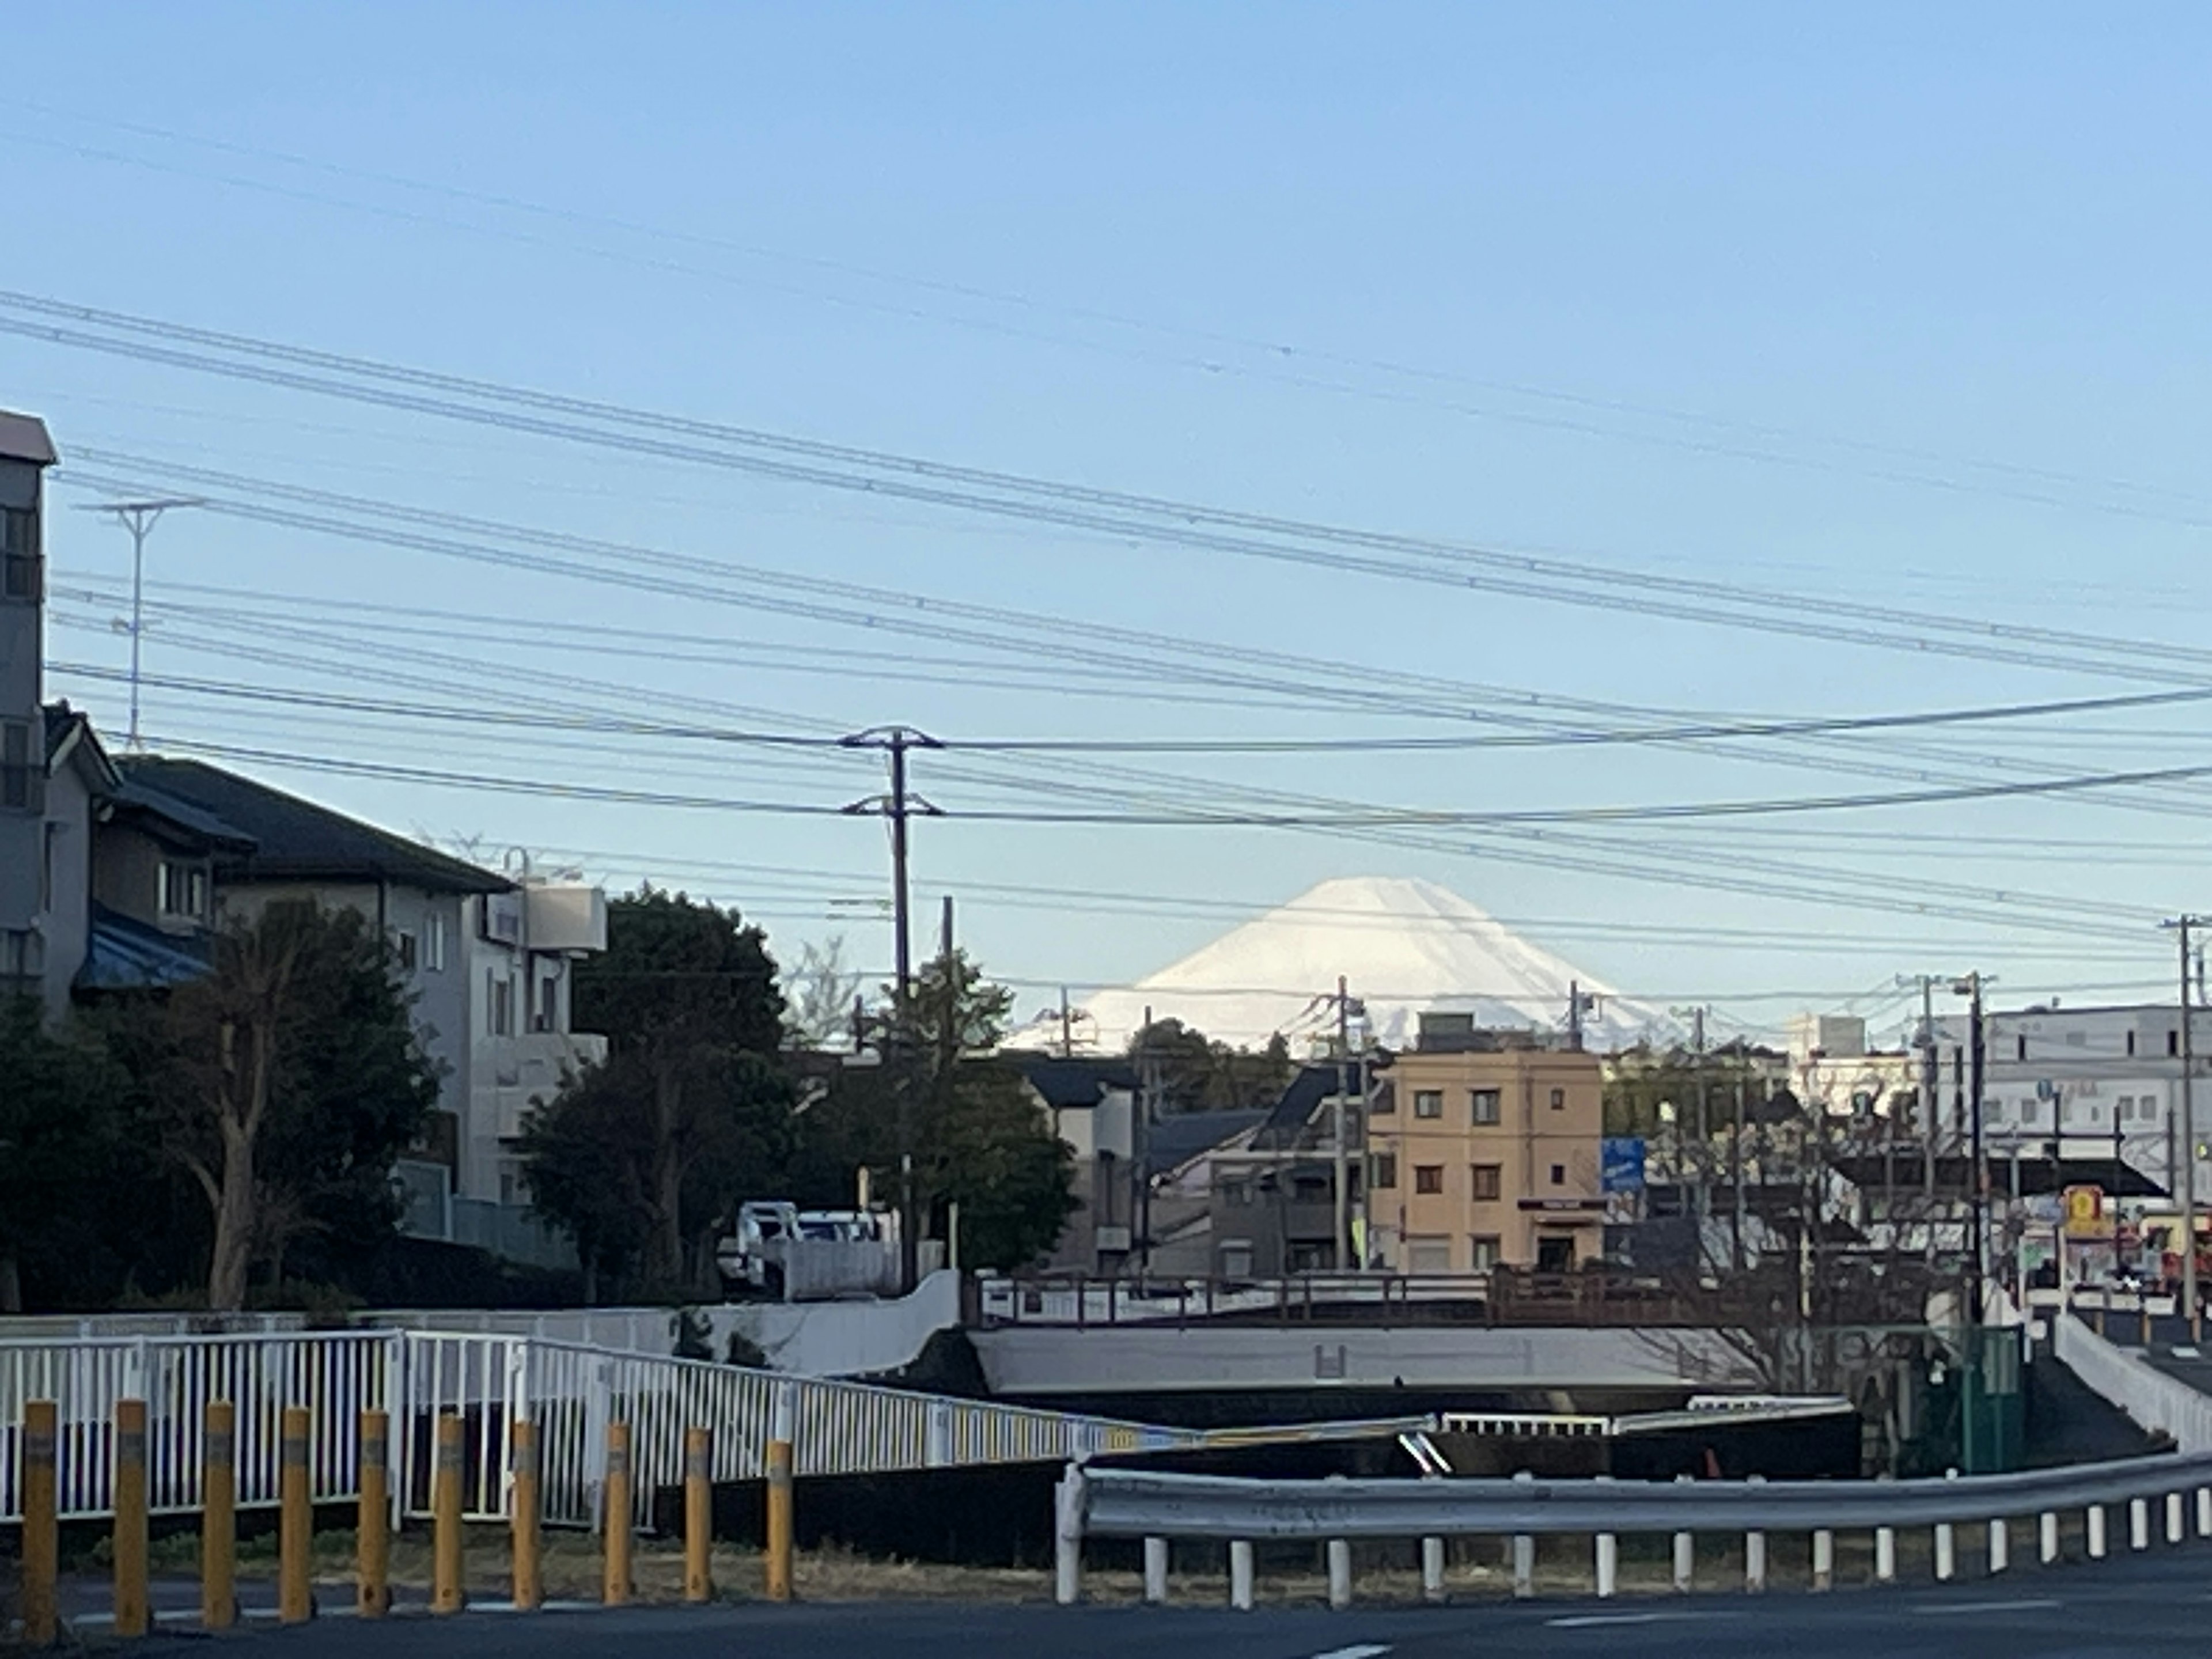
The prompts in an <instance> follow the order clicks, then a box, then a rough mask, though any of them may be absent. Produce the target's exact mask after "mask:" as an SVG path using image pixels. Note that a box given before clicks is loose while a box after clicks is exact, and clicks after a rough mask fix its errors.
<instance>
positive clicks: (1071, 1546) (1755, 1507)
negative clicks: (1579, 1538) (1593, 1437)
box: [1055, 1454, 2212, 1607]
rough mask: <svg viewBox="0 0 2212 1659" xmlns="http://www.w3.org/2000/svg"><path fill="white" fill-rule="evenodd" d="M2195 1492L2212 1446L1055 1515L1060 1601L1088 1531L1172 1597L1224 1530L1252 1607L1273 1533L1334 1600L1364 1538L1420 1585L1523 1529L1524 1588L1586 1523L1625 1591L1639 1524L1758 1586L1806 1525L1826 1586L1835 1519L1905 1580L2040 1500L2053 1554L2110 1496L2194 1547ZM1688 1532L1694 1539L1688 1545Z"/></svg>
mask: <svg viewBox="0 0 2212 1659" xmlns="http://www.w3.org/2000/svg"><path fill="white" fill-rule="evenodd" d="M2192 1497H2193V1498H2194V1504H2193V1508H2194V1510H2195V1516H2194V1525H2195V1531H2196V1534H2197V1536H2198V1537H2200V1538H2212V1455H2206V1454H2195V1455H2179V1454H2177V1455H2162V1456H2156V1457H2144V1458H2131V1459H2127V1460H2124V1461H2121V1462H2109V1463H2092V1464H2080V1465H2075V1466H2073V1467H2070V1468H2058V1469H2046V1470H2036V1471H2032V1472H2028V1473H2023V1474H1996V1475H1980V1476H1974V1477H1971V1478H1967V1479H1959V1478H1956V1477H1953V1478H1950V1479H1947V1480H1900V1481H1887V1480H1870V1481H1832V1480H1777V1481H1766V1480H1757V1479H1753V1480H1698V1481H1669V1482H1646V1481H1622V1480H1534V1479H1532V1478H1530V1477H1528V1476H1526V1475H1522V1476H1517V1477H1516V1478H1515V1479H1513V1480H1242V1479H1235V1478H1229V1477H1221V1476H1213V1475H1189V1474H1157V1473H1153V1472H1151V1471H1143V1470H1129V1469H1110V1468H1088V1469H1086V1468H1081V1467H1079V1466H1071V1467H1070V1468H1069V1469H1068V1470H1067V1472H1066V1475H1065V1476H1064V1477H1063V1478H1062V1480H1061V1481H1060V1488H1059V1493H1058V1506H1057V1516H1056V1528H1055V1532H1056V1538H1057V1550H1056V1564H1057V1575H1056V1577H1057V1594H1058V1599H1059V1600H1060V1601H1062V1602H1063V1603H1066V1602H1072V1601H1076V1600H1078V1599H1079V1597H1080V1595H1081V1593H1082V1567H1083V1545H1084V1541H1085V1539H1086V1538H1138V1539H1142V1540H1144V1541H1145V1594H1146V1599H1147V1600H1150V1601H1161V1600H1164V1599H1165V1598H1166V1595H1167V1566H1168V1559H1169V1557H1168V1545H1169V1543H1170V1541H1175V1540H1211V1541H1220V1542H1225V1543H1227V1545H1228V1546H1229V1568H1230V1599H1231V1603H1232V1605H1234V1606H1237V1607H1250V1606H1251V1604H1252V1596H1253V1547H1254V1545H1255V1543H1258V1542H1268V1541H1310V1542H1313V1543H1318V1544H1322V1545H1325V1546H1326V1549H1327V1554H1328V1586H1329V1600H1330V1602H1331V1603H1332V1605H1335V1606H1343V1605H1346V1604H1347V1603H1348V1602H1349V1601H1351V1600H1352V1544H1353V1543H1354V1542H1355V1541H1372V1540H1402V1541H1413V1540H1419V1541H1420V1546H1421V1563H1422V1587H1423V1589H1424V1591H1425V1593H1426V1594H1427V1595H1430V1596H1431V1597H1432V1598H1434V1597H1440V1596H1441V1595H1443V1589H1444V1584H1443V1563H1444V1541H1446V1540H1447V1539H1450V1538H1455V1537H1467V1536H1475V1535H1492V1536H1498V1537H1503V1538H1510V1539H1511V1540H1512V1541H1513V1546H1512V1559H1513V1574H1514V1590H1515V1593H1516V1595H1531V1594H1533V1593H1534V1561H1535V1541H1536V1538H1537V1537H1538V1536H1539V1535H1540V1534H1580V1535H1585V1536H1587V1537H1589V1540H1590V1541H1591V1552H1592V1568H1593V1579H1594V1582H1595V1589H1596V1593H1597V1594H1598V1595H1601V1596H1611V1595H1614V1594H1616V1593H1617V1590H1618V1584H1619V1577H1618V1575H1619V1561H1620V1553H1619V1551H1620V1538H1621V1537H1622V1536H1623V1535H1624V1534H1670V1535H1671V1536H1672V1537H1673V1539H1674V1550H1675V1557H1674V1565H1675V1584H1676V1587H1677V1588H1678V1589H1687V1588H1688V1584H1689V1578H1690V1565H1689V1559H1688V1557H1689V1554H1690V1550H1691V1549H1693V1547H1694V1540H1695V1538H1696V1535H1697V1534H1699V1533H1706V1534H1712V1533H1729V1534H1736V1535H1739V1536H1741V1538H1742V1539H1743V1540H1744V1551H1743V1559H1744V1573H1745V1588H1746V1589H1750V1590H1760V1589H1765V1587H1766V1578H1767V1545H1768V1539H1769V1535H1770V1534H1806V1535H1808V1536H1809V1540H1810V1555H1811V1575H1812V1583H1813V1585H1814V1588H1815V1589H1827V1588H1829V1586H1830V1585H1831V1584H1832V1581H1833V1574H1834V1564H1835V1536H1836V1534H1837V1533H1838V1532H1841V1531H1846V1530H1871V1531H1872V1532H1873V1533H1874V1534H1875V1552H1874V1553H1875V1577H1876V1578H1877V1579H1878V1580H1891V1579H1894V1577H1896V1571H1897V1566H1896V1561H1897V1555H1896V1541H1897V1534H1898V1533H1899V1531H1902V1530H1906V1529H1929V1530H1931V1531H1932V1533H1933V1542H1934V1560H1935V1571H1936V1577H1938V1578H1949V1577H1953V1576H1954V1573H1955V1571H1956V1561H1957V1553H1956V1536H1955V1532H1956V1528H1957V1527H1958V1526H1959V1525H1960V1524H1961V1523H1982V1524H1985V1525H1986V1526H1987V1528H1988V1529H1989V1530H1988V1534H1987V1535H1988V1553H1987V1558H1986V1559H1987V1561H1988V1565H1989V1568H1990V1571H1992V1572H2001V1571H2005V1570H2006V1568H2007V1566H2008V1564H2009V1560H2010V1542H2011V1541H2010V1534H2009V1531H2008V1528H2009V1525H2010V1522H2012V1520H2013V1519H2015V1517H2019V1516H2029V1515H2033V1516H2035V1517H2036V1521H2037V1536H2038V1546H2039V1554H2040V1557H2041V1559H2043V1560H2044V1561H2045V1562H2049V1561H2051V1560H2053V1559H2056V1558H2057V1554H2058V1553H2059V1536H2060V1534H2059V1516H2060V1515H2061V1513H2062V1512H2064V1511H2070V1510H2081V1511H2082V1512H2083V1513H2084V1515H2085V1516H2086V1517H2087V1518H2086V1522H2085V1527H2086V1531H2087V1552H2088V1553H2089V1554H2090V1555H2091V1556H2092V1557H2102V1556H2103V1555H2105V1554H2106V1552H2107V1534H2106V1524H2105V1522H2106V1509H2107V1508H2108V1507H2109V1506H2112V1505H2115V1504H2124V1505H2125V1506H2126V1509H2127V1514H2128V1530H2129V1541H2130V1546H2131V1547H2133V1548H2135V1549H2138V1550H2140V1549H2147V1548H2148V1547H2150V1541H2151V1531H2152V1524H2153V1522H2152V1506H2153V1504H2160V1506H2161V1507H2162V1509H2163V1522H2164V1528H2165V1532H2166V1539H2167V1541H2169V1542H2170V1543H2173V1544H2179V1543H2180V1542H2181V1541H2183V1539H2184V1537H2185V1535H2186V1533H2187V1530H2188V1520H2189V1515H2188V1511H2189V1510H2190V1508H2191V1502H2190V1500H2191V1498H2192ZM1686 1546H1687V1547H1686Z"/></svg>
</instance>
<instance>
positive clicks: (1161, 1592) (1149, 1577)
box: [1145, 1538, 1168, 1607]
mask: <svg viewBox="0 0 2212 1659" xmlns="http://www.w3.org/2000/svg"><path fill="white" fill-rule="evenodd" d="M1167 1599H1168V1541H1167V1540H1166V1539H1164V1538H1147V1539H1146V1540H1145V1600H1146V1601H1149V1602H1151V1603H1152V1605H1153V1606H1155V1607H1157V1606H1158V1605H1159V1604H1160V1603H1162V1602H1164V1601H1166V1600H1167Z"/></svg>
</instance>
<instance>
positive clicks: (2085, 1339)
mask: <svg viewBox="0 0 2212 1659" xmlns="http://www.w3.org/2000/svg"><path fill="white" fill-rule="evenodd" d="M2051 1351H2052V1352H2054V1353H2056V1354H2057V1356H2058V1358H2059V1362H2060V1363H2061V1364H2063V1365H2064V1366H2065V1367H2066V1368H2067V1370H2070V1371H2072V1372H2073V1373H2074V1375H2075V1376H2078V1377H2080V1378H2081V1381H2082V1382H2083V1383H2086V1384H2087V1386H2088V1387H2089V1388H2090V1389H2092V1390H2093V1392H2095V1393H2097V1394H2100V1395H2103V1396H2104V1397H2105V1398H2106V1400H2108V1401H2111V1402H2112V1404H2113V1405H2115V1406H2118V1407H2119V1408H2120V1409H2121V1410H2122V1411H2124V1412H2125V1413H2127V1414H2128V1415H2129V1416H2130V1417H2131V1418H2133V1419H2135V1420H2136V1424H2137V1425H2140V1426H2141V1427H2142V1428H2145V1429H2148V1430H2149V1431H2151V1432H2153V1433H2154V1434H2166V1435H2171V1436H2172V1437H2173V1443H2174V1445H2175V1446H2176V1447H2177V1448H2178V1449H2180V1450H2182V1451H2185V1452H2212V1395H2208V1394H2205V1393H2203V1392H2202V1391H2201V1390H2199V1389H2192V1388H2191V1387H2190V1386H2189V1385H2188V1384H2187V1383H2184V1382H2182V1381H2181V1380H2180V1379H2179V1378H2178V1377H2172V1376H2167V1375H2166V1373H2165V1372H2164V1371H2161V1370H2159V1369H2158V1368H2157V1367H2156V1366H2155V1365H2153V1364H2149V1363H2148V1361H2146V1360H2144V1359H2143V1358H2141V1357H2140V1356H2138V1355H2136V1354H2133V1353H2130V1352H2128V1351H2127V1350H2126V1349H2124V1348H2120V1347H2117V1346H2114V1345H2113V1344H2112V1343H2110V1342H2107V1341H2106V1340H2105V1339H2104V1338H2103V1337H2101V1336H2099V1335H2098V1334H2096V1333H2095V1332H2094V1331H2093V1330H2091V1329H2090V1328H2088V1327H2087V1325H2085V1324H2083V1323H2082V1322H2081V1320H2079V1319H2078V1318H2075V1317H2074V1316H2071V1315H2069V1314H2064V1313H2058V1314H2054V1315H2053V1316H2051Z"/></svg>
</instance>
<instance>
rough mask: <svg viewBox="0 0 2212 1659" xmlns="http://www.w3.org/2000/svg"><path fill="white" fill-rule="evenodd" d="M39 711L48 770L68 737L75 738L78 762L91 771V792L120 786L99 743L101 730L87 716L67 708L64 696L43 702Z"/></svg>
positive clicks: (104, 792) (68, 744)
mask: <svg viewBox="0 0 2212 1659" xmlns="http://www.w3.org/2000/svg"><path fill="white" fill-rule="evenodd" d="M40 713H41V714H44V715H45V716H46V770H47V771H48V773H50V774H51V773H52V771H53V769H54V767H55V765H56V763H58V762H59V761H60V759H61V757H62V754H63V751H64V750H67V749H69V747H70V739H72V738H75V739H76V744H77V746H76V750H75V751H74V752H75V753H76V755H77V756H78V757H80V758H81V763H82V764H83V765H84V766H86V767H88V769H90V771H91V773H92V775H93V779H94V783H93V791H94V793H95V794H100V795H105V794H107V793H111V792H112V791H113V790H115V789H116V788H118V787H120V782H121V781H120V779H119V778H118V776H117V775H116V771H115V764H114V763H113V762H112V761H111V760H110V759H109V758H108V756H107V750H106V748H104V747H103V746H102V745H101V744H100V734H99V733H98V732H95V731H94V730H93V729H92V721H91V720H90V718H89V717H88V716H87V715H84V714H80V713H79V712H78V711H77V710H76V709H74V708H70V706H69V702H68V700H67V699H66V698H64V700H63V701H61V702H50V703H47V704H46V705H45V706H44V707H43V708H41V709H40Z"/></svg>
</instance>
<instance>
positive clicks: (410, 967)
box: [392, 932, 421, 974]
mask: <svg viewBox="0 0 2212 1659" xmlns="http://www.w3.org/2000/svg"><path fill="white" fill-rule="evenodd" d="M392 954H393V955H394V956H396V957H398V958H399V971H400V972H401V973H403V974H411V973H413V972H414V971H415V968H416V963H417V962H419V961H420V960H421V957H420V955H419V953H418V952H417V951H416V948H415V935H414V934H412V933H405V932H401V933H394V934H393V935H392Z"/></svg>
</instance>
